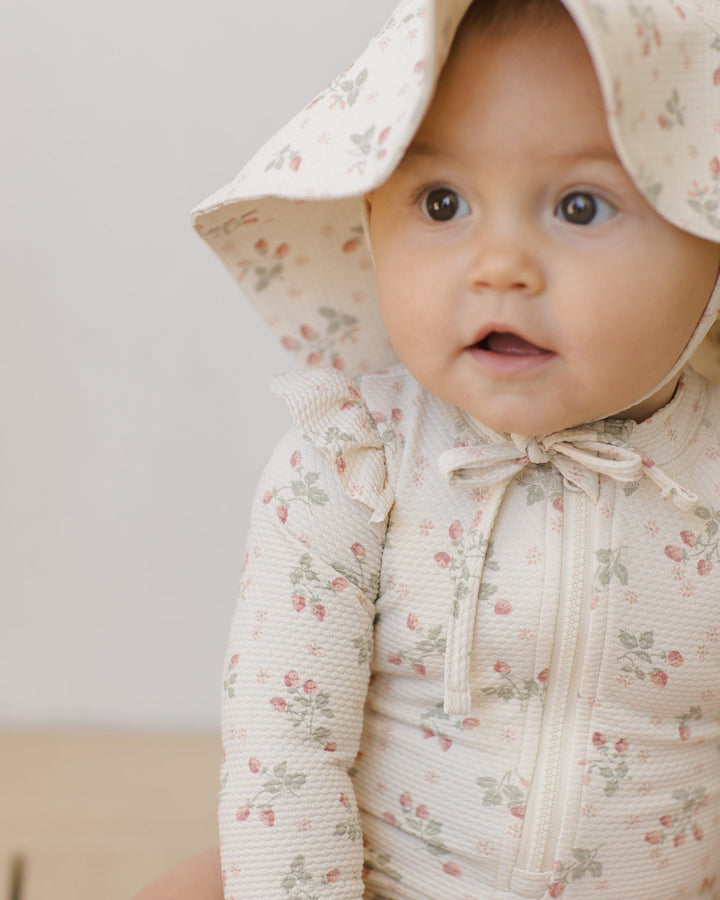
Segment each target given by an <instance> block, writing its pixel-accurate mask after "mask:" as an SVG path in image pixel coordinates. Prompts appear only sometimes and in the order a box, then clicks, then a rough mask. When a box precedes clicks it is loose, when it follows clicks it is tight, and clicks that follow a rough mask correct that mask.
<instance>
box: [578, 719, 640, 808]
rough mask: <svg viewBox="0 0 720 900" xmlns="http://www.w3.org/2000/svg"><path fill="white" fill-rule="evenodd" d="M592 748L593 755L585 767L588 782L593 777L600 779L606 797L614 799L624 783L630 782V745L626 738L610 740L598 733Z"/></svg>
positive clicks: (595, 733)
mask: <svg viewBox="0 0 720 900" xmlns="http://www.w3.org/2000/svg"><path fill="white" fill-rule="evenodd" d="M592 746H593V753H592V755H591V757H590V759H588V760H587V762H586V765H585V777H586V781H588V782H589V781H591V780H592V779H593V777H598V778H600V779H601V780H602V784H603V793H604V795H605V796H606V797H612V796H613V794H615V793H617V791H618V790H619V789H620V786H621V784H622V782H623V781H628V780H630V768H629V765H628V755H627V754H628V750H629V749H630V743H629V741H628V740H627V739H626V738H624V737H620V738H617V739H616V740H615V741H612V740H608V739H607V738H606V737H605V735H604V734H603V733H602V732H600V731H596V732H594V733H593V736H592Z"/></svg>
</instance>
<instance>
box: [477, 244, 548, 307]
mask: <svg viewBox="0 0 720 900" xmlns="http://www.w3.org/2000/svg"><path fill="white" fill-rule="evenodd" d="M468 280H469V282H470V284H471V286H472V287H473V288H474V289H475V290H494V291H502V292H516V293H520V294H528V295H532V294H536V293H538V292H539V291H541V290H542V289H543V286H544V283H545V280H544V276H543V270H542V265H541V263H540V260H539V259H538V258H537V256H536V255H535V254H533V253H531V252H530V250H529V249H528V248H527V247H526V246H524V244H523V243H522V242H520V241H512V240H507V239H505V240H497V241H493V240H492V239H491V240H489V241H483V240H481V241H480V242H479V244H478V248H477V252H476V254H475V258H474V260H473V263H472V265H471V267H470V270H469V272H468Z"/></svg>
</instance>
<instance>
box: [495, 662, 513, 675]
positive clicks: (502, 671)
mask: <svg viewBox="0 0 720 900" xmlns="http://www.w3.org/2000/svg"><path fill="white" fill-rule="evenodd" d="M493 669H494V670H495V671H496V672H497V673H498V675H507V673H508V672H509V671H510V666H509V665H508V664H507V663H506V662H503V661H502V660H501V659H499V660H498V661H497V662H496V663H495V665H494V666H493Z"/></svg>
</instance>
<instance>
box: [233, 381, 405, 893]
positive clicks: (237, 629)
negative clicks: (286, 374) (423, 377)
mask: <svg viewBox="0 0 720 900" xmlns="http://www.w3.org/2000/svg"><path fill="white" fill-rule="evenodd" d="M346 382H347V379H344V380H342V382H341V383H340V382H339V383H336V384H335V386H334V387H332V386H331V389H329V390H326V391H324V392H322V393H324V395H325V399H324V401H323V402H322V403H321V407H322V411H321V412H319V410H318V406H317V399H318V397H317V395H316V394H314V393H313V392H312V391H308V390H307V385H300V386H298V385H297V384H296V385H294V386H292V385H288V383H285V384H284V385H281V386H280V391H281V392H282V393H283V394H284V395H285V396H286V397H288V394H287V392H288V390H289V391H290V393H291V394H292V395H293V396H292V398H291V397H288V400H289V401H290V405H291V409H292V411H293V415H294V416H295V419H296V422H298V425H299V429H301V430H302V431H303V432H304V433H306V435H307V436H306V437H303V436H301V434H300V430H296V431H292V432H290V433H289V434H288V435H287V436H286V437H285V438H284V439H283V440H282V441H281V442H280V444H279V445H278V447H277V448H276V449H275V452H274V453H273V455H272V457H271V459H270V462H269V463H268V465H267V467H266V469H265V472H264V473H263V476H262V478H261V481H260V484H259V487H258V490H257V493H256V497H255V501H254V506H253V511H252V515H251V523H250V534H249V538H248V545H247V553H246V559H245V566H244V570H243V575H242V582H241V589H240V597H239V600H238V604H237V608H236V613H235V617H234V621H233V625H232V631H231V637H230V642H229V649H228V655H227V660H226V665H225V674H224V698H223V746H224V761H223V770H222V774H221V789H220V814H219V826H220V845H221V853H222V865H223V878H224V884H225V897H226V900H275V898H277V900H288V898H295V897H302V898H309V897H317V898H322V900H360V898H362V895H363V882H362V834H361V828H360V821H359V815H358V810H357V805H356V802H355V797H354V792H353V787H352V782H351V778H350V775H349V774H348V772H349V770H350V769H351V767H352V765H353V763H354V760H355V757H356V755H357V752H358V748H359V744H360V734H361V730H362V720H363V708H364V702H365V696H366V693H367V685H368V679H369V675H370V660H371V656H372V635H373V617H374V600H375V598H376V596H377V590H378V579H379V571H380V563H381V559H382V544H383V538H384V528H385V525H384V522H385V519H386V516H387V511H388V509H389V506H390V505H391V503H392V500H391V492H390V489H389V488H388V486H387V484H386V483H385V482H386V476H385V467H384V452H383V450H382V444H381V443H379V439H378V438H377V432H376V430H375V428H374V424H373V422H372V419H371V418H370V416H369V413H368V411H367V407H366V406H364V405H363V403H362V401H361V399H360V398H359V395H358V396H357V397H355V396H354V397H352V398H351V399H348V395H347V391H348V389H350V390H353V391H354V390H355V388H354V387H352V383H350V382H347V383H346ZM348 385H350V388H348ZM276 386H277V385H276ZM339 386H341V387H342V389H341V390H339V389H338V388H339ZM302 395H304V396H305V397H306V398H307V402H303V401H302V400H301V396H302ZM347 403H350V405H349V406H347V405H346V404H347ZM343 407H344V408H343ZM323 417H324V418H323ZM321 419H322V421H321ZM315 426H317V427H315ZM328 429H330V430H329V433H328ZM358 494H360V495H362V497H363V499H357V495H358Z"/></svg>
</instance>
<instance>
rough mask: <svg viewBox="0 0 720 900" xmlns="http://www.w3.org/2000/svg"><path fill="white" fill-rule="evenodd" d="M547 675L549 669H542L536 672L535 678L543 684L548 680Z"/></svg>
mask: <svg viewBox="0 0 720 900" xmlns="http://www.w3.org/2000/svg"><path fill="white" fill-rule="evenodd" d="M549 675H550V669H543V670H542V671H540V672H538V676H537V680H538V681H539V682H540V684H545V683H546V682H547V680H548V676H549Z"/></svg>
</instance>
